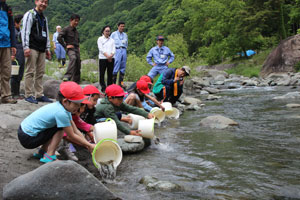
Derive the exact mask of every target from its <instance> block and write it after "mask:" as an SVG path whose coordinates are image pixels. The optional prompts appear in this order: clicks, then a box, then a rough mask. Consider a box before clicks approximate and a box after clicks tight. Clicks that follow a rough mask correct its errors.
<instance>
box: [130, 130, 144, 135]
mask: <svg viewBox="0 0 300 200" xmlns="http://www.w3.org/2000/svg"><path fill="white" fill-rule="evenodd" d="M140 132H141V131H140V130H131V131H130V135H136V136H142V134H140Z"/></svg>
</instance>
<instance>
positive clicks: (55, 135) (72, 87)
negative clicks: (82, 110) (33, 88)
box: [18, 82, 95, 163]
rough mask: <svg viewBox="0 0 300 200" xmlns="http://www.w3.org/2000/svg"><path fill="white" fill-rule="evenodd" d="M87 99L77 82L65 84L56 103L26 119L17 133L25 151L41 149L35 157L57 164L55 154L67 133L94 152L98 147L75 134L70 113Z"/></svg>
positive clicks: (42, 108)
mask: <svg viewBox="0 0 300 200" xmlns="http://www.w3.org/2000/svg"><path fill="white" fill-rule="evenodd" d="M85 99H86V96H84V95H83V91H82V89H81V87H80V86H79V85H78V84H76V83H75V82H63V83H62V84H61V85H60V89H59V93H58V96H57V100H58V101H56V102H54V103H51V104H48V105H45V106H43V107H41V108H39V109H38V110H36V111H34V112H33V113H31V114H30V115H29V116H28V117H26V118H25V119H24V120H23V121H22V123H21V125H20V127H19V130H18V138H19V141H20V143H21V144H22V146H23V147H25V148H27V149H34V148H36V147H39V146H41V145H42V147H41V149H40V151H39V152H38V153H36V154H34V156H35V157H37V158H40V161H41V162H43V163H48V162H52V161H55V160H56V159H57V158H56V155H55V150H56V149H57V146H58V144H59V143H60V141H61V139H62V137H63V134H64V132H66V133H67V136H69V137H70V138H71V139H72V140H74V141H76V142H78V143H79V144H81V145H82V146H85V147H86V148H88V150H89V151H90V152H92V151H93V149H94V147H95V144H90V143H89V142H87V141H86V140H85V139H84V138H82V137H80V136H78V135H77V134H75V133H74V131H73V127H75V124H74V122H73V121H72V116H71V113H72V112H75V111H77V110H78V108H79V107H80V103H82V102H83V100H85Z"/></svg>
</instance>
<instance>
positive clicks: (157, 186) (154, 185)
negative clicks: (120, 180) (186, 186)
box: [139, 176, 183, 192]
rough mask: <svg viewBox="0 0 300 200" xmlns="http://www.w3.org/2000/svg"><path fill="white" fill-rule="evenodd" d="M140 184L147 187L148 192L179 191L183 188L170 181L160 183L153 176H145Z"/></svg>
mask: <svg viewBox="0 0 300 200" xmlns="http://www.w3.org/2000/svg"><path fill="white" fill-rule="evenodd" d="M139 183H141V184H144V185H146V188H147V190H161V191H167V192H171V191H178V190H182V189H183V188H182V187H181V186H180V185H178V184H175V183H171V182H169V181H160V180H158V179H157V178H154V177H151V176H144V177H143V178H142V179H141V180H140V181H139Z"/></svg>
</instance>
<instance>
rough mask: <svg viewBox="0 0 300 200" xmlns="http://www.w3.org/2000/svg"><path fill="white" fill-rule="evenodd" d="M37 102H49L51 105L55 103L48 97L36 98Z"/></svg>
mask: <svg viewBox="0 0 300 200" xmlns="http://www.w3.org/2000/svg"><path fill="white" fill-rule="evenodd" d="M36 100H37V101H39V102H49V103H52V102H53V101H52V100H50V99H49V98H48V97H46V96H41V97H38V98H36Z"/></svg>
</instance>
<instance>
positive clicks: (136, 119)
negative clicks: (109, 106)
mask: <svg viewBox="0 0 300 200" xmlns="http://www.w3.org/2000/svg"><path fill="white" fill-rule="evenodd" d="M128 116H129V117H130V118H131V119H132V123H131V125H129V127H130V128H131V129H137V128H138V125H139V121H140V120H144V119H145V117H143V116H140V115H135V114H129V115H128Z"/></svg>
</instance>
